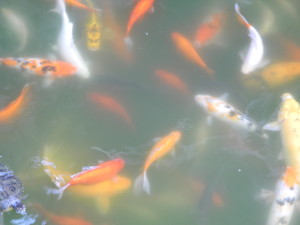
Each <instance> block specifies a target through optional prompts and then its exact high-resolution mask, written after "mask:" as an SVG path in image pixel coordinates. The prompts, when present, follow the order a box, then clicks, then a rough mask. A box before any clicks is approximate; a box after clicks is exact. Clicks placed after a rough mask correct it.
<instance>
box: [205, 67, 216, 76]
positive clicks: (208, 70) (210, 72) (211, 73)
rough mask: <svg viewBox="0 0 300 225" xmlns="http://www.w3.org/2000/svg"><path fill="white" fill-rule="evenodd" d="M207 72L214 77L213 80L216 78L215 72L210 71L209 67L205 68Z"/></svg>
mask: <svg viewBox="0 0 300 225" xmlns="http://www.w3.org/2000/svg"><path fill="white" fill-rule="evenodd" d="M204 69H205V71H206V72H207V73H208V74H209V75H210V76H211V77H212V78H215V76H214V74H215V71H214V70H212V69H210V68H209V67H204Z"/></svg>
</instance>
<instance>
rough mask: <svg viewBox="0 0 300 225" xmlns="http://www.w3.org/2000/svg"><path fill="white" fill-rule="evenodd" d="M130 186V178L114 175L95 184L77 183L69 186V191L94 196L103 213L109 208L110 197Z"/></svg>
mask: <svg viewBox="0 0 300 225" xmlns="http://www.w3.org/2000/svg"><path fill="white" fill-rule="evenodd" d="M130 186H131V180H130V179H128V178H127V177H122V176H116V177H114V178H112V179H110V180H105V181H103V182H100V183H97V184H92V185H77V186H74V187H72V188H70V191H71V192H73V193H74V194H77V195H81V196H85V197H93V198H96V203H97V206H98V207H99V209H100V211H101V213H103V214H105V213H107V212H108V211H109V209H110V205H111V197H113V196H115V195H118V194H120V193H122V192H124V191H126V190H128V189H129V187H130Z"/></svg>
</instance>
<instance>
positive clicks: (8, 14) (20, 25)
mask: <svg viewBox="0 0 300 225" xmlns="http://www.w3.org/2000/svg"><path fill="white" fill-rule="evenodd" d="M1 13H2V14H3V15H4V17H5V19H6V20H7V21H8V23H9V26H10V28H11V29H12V30H13V32H14V35H15V36H16V37H17V38H18V39H19V43H20V45H19V47H18V49H17V51H22V50H23V49H24V48H25V47H26V45H27V42H28V28H27V25H26V23H25V20H24V18H21V17H20V14H19V13H16V12H14V11H12V10H11V9H7V8H1Z"/></svg>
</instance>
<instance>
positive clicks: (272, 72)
mask: <svg viewBox="0 0 300 225" xmlns="http://www.w3.org/2000/svg"><path fill="white" fill-rule="evenodd" d="M260 76H261V78H262V79H263V81H264V83H265V84H267V85H268V86H270V87H277V86H280V85H284V84H287V83H290V82H291V81H293V80H295V79H297V78H298V77H299V76H300V63H299V62H296V61H294V62H279V63H274V64H272V65H270V66H268V67H266V68H264V69H263V70H262V72H261V73H260Z"/></svg>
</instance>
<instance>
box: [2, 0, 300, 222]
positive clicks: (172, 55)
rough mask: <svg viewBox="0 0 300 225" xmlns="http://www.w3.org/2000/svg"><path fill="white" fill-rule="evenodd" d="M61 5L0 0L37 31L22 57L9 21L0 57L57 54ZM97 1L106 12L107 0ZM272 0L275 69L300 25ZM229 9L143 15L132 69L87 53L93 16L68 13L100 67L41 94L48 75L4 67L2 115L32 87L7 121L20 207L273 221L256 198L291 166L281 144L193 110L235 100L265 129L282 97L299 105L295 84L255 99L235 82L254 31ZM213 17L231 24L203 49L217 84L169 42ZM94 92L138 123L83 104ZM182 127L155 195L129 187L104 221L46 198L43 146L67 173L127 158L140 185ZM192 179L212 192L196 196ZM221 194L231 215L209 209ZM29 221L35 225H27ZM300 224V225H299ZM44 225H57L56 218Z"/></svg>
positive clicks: (268, 42)
mask: <svg viewBox="0 0 300 225" xmlns="http://www.w3.org/2000/svg"><path fill="white" fill-rule="evenodd" d="M53 2H54V1H50V0H22V1H20V0H10V1H2V2H1V3H0V7H5V8H10V9H12V10H15V11H16V12H19V14H20V16H22V17H23V18H25V19H26V23H27V24H28V29H29V40H28V45H27V46H26V48H25V49H24V50H23V51H22V52H16V50H15V49H16V43H17V42H18V39H17V38H16V36H15V34H14V33H13V32H12V31H11V30H10V29H9V26H8V25H7V24H6V23H7V21H6V20H5V19H4V18H3V17H1V21H2V22H1V23H0V52H1V54H0V56H1V57H36V58H47V57H49V55H53V54H55V52H54V53H53V51H52V46H53V45H54V44H55V43H56V40H57V35H58V32H59V30H60V26H61V20H60V17H59V16H58V15H57V14H55V13H51V12H49V10H50V9H52V8H53V7H54V4H53ZM94 3H95V5H96V6H97V7H98V8H102V3H101V1H100V0H95V1H94ZM265 3H266V7H270V9H271V11H272V12H274V13H275V15H274V16H275V20H276V24H275V25H274V31H272V33H271V34H269V35H266V36H264V37H263V41H264V43H265V56H266V58H267V59H268V60H270V61H272V60H284V59H285V58H284V57H285V56H284V55H283V54H282V52H281V51H280V50H278V48H277V47H278V46H277V44H276V42H274V40H273V37H274V36H276V34H282V33H285V34H286V35H288V37H289V38H292V39H294V40H296V41H297V40H298V39H299V37H300V31H299V29H298V27H297V26H296V24H297V22H298V21H297V20H296V19H295V18H294V17H293V16H292V15H290V13H289V12H287V11H286V10H285V9H284V8H283V6H282V5H281V4H279V3H278V2H276V1H265ZM233 5H234V1H222V2H221V1H220V2H218V1H188V2H186V1H174V0H165V1H159V0H157V1H156V2H155V11H154V13H153V14H151V13H150V14H149V15H146V16H145V17H144V18H143V20H142V21H140V22H137V24H136V25H135V26H134V28H133V30H132V33H131V37H132V39H133V41H134V45H133V47H132V49H131V52H132V55H133V62H132V63H128V62H126V61H124V60H122V58H121V57H119V55H118V54H117V53H116V52H115V50H114V49H113V48H112V47H111V45H110V44H109V41H108V40H105V39H104V40H103V46H102V49H101V50H100V51H97V52H90V51H88V50H87V48H86V46H85V28H84V26H85V23H86V19H87V18H86V17H87V15H88V13H87V12H85V11H82V10H79V9H76V8H70V7H69V8H68V14H69V16H70V19H71V21H72V22H74V39H75V43H76V45H77V46H78V48H79V49H80V52H81V53H82V55H83V56H84V58H85V60H86V61H87V63H88V65H89V68H90V70H91V71H92V74H91V77H90V78H89V79H88V80H83V79H81V78H79V77H76V76H75V77H71V78H66V79H58V80H56V81H54V82H53V84H52V85H51V86H50V87H44V85H43V79H42V78H39V77H35V76H34V75H24V74H23V73H22V72H21V71H19V70H16V69H13V68H7V67H1V68H0V69H1V70H0V74H1V78H0V79H1V83H0V87H1V89H0V90H1V92H0V106H1V107H4V106H5V105H7V104H8V103H9V102H10V101H12V100H13V99H14V98H16V97H17V96H18V95H19V93H20V90H21V89H22V87H23V85H24V84H26V83H28V82H35V83H34V84H33V88H32V94H31V98H30V102H29V104H28V105H27V106H26V107H25V108H24V109H23V111H22V113H21V115H20V116H19V117H17V118H16V119H15V120H14V121H13V122H12V123H9V124H1V125H0V143H1V151H0V155H1V156H2V158H1V161H2V162H4V163H5V164H7V165H8V166H9V167H10V168H11V169H12V170H13V171H15V174H16V175H17V176H18V177H19V178H20V179H21V180H22V182H23V184H24V188H25V194H26V195H27V198H26V200H24V203H25V204H27V205H29V204H30V203H32V202H37V203H39V204H41V205H43V207H44V208H46V209H47V210H49V211H50V212H53V213H55V214H58V215H64V216H81V217H82V218H85V219H86V220H88V221H90V222H91V223H93V224H98V225H102V224H103V225H104V224H108V225H129V224H130V225H140V224H144V225H147V224H149V225H154V224H155V225H169V224H173V225H183V224H189V225H194V224H195V225H219V224H222V225H227V224H228V225H229V224H230V225H232V224H237V225H238V224H243V225H247V224H249V225H250V224H251V225H253V224H265V223H266V219H267V216H268V213H269V208H270V204H266V203H264V202H263V201H260V200H257V199H256V198H255V196H257V195H258V194H259V192H260V190H261V189H262V188H266V189H270V190H274V188H275V183H276V181H277V179H278V178H279V177H280V174H281V173H282V171H283V169H284V162H283V161H280V160H278V155H279V152H280V151H281V143H280V138H279V136H278V135H277V134H271V135H270V138H269V139H268V140H267V141H265V140H262V138H261V137H260V135H259V134H246V133H242V132H240V131H239V130H236V129H234V128H232V127H230V126H229V125H227V124H224V123H222V122H219V121H213V123H212V124H211V125H208V124H207V123H206V114H205V113H204V111H203V110H202V109H201V108H200V107H198V106H197V105H196V104H195V102H194V95H195V94H198V93H201V94H209V95H213V96H221V95H222V94H224V93H228V94H229V96H228V102H230V103H232V104H233V105H235V106H236V107H237V108H238V109H240V110H241V111H243V112H246V114H247V115H248V116H249V117H251V118H253V119H254V120H256V121H257V122H258V124H260V125H263V124H265V123H267V122H268V121H270V120H272V119H274V118H275V117H276V112H277V109H278V106H279V104H280V95H281V94H282V93H283V92H287V91H290V92H292V93H293V94H294V95H295V96H296V98H297V97H298V98H297V99H298V100H299V97H300V95H299V94H297V90H298V89H297V86H296V84H294V85H291V86H290V87H286V88H285V89H284V90H283V89H279V90H262V91H259V92H255V91H251V90H246V89H245V88H244V87H243V86H242V84H241V83H240V82H239V79H238V78H239V76H242V74H241V73H240V67H241V64H242V61H241V59H240V57H239V52H240V51H241V50H242V49H244V48H247V46H248V45H249V38H248V36H247V30H246V29H245V28H244V27H243V26H242V25H241V24H240V23H239V22H238V21H237V20H236V17H235V12H234V7H233ZM240 6H241V11H242V13H243V14H244V15H245V17H246V18H247V19H248V20H249V22H250V23H252V24H253V26H255V27H256V26H257V27H259V26H260V24H261V23H262V20H264V19H265V18H264V10H263V8H262V7H261V5H260V4H259V3H258V2H253V4H250V5H249V4H242V3H241V4H240ZM111 7H112V9H113V10H114V15H115V17H116V19H117V21H118V22H119V24H120V26H121V27H122V29H125V27H126V24H127V21H128V17H129V14H130V11H131V9H132V7H133V5H132V3H131V2H130V1H126V0H124V1H121V0H116V1H114V0H111ZM294 7H299V4H298V5H297V4H296V5H294ZM217 10H224V12H225V13H226V16H227V20H226V26H225V27H224V31H223V32H222V33H221V35H220V38H219V39H218V40H217V42H219V43H220V44H214V43H213V44H211V45H209V46H206V47H205V48H203V50H202V49H201V55H202V56H203V58H205V61H206V62H207V64H208V65H209V66H210V68H212V69H214V70H215V71H216V80H215V81H213V80H211V79H210V78H209V77H208V76H207V74H206V72H205V71H204V70H203V69H202V68H200V67H198V66H197V65H195V64H193V63H191V62H189V61H188V60H186V59H185V58H184V57H183V56H182V55H181V54H180V53H178V51H177V50H176V47H175V46H174V44H173V42H172V40H171V37H170V34H171V32H174V31H176V32H180V33H182V34H183V35H185V36H186V37H188V38H190V39H192V37H193V35H194V32H195V31H196V29H197V27H198V26H199V25H200V24H201V22H202V21H204V20H205V19H206V18H207V17H208V16H209V15H211V13H213V12H214V11H217ZM278 12H280V13H281V14H282V15H281V14H280V13H278ZM104 26H105V24H104ZM146 33H148V34H146ZM297 38H298V39H297ZM155 69H165V70H170V71H172V72H174V73H176V74H177V75H178V76H179V77H180V78H181V79H182V80H184V81H185V82H186V84H187V85H188V87H189V90H190V93H191V94H189V95H183V94H182V93H180V92H178V91H177V90H176V89H174V88H172V87H169V86H168V85H166V84H163V83H162V82H161V81H159V80H158V78H157V77H156V76H155V75H154V72H153V71H154V70H155ZM92 91H93V92H95V91H97V92H100V93H105V94H107V95H110V96H112V97H114V98H116V99H118V101H119V102H121V103H122V105H124V107H125V108H126V109H127V111H128V114H129V115H130V116H131V118H132V121H133V126H132V127H131V126H129V125H128V124H127V123H126V121H124V119H123V118H121V117H119V116H118V115H115V114H113V113H110V112H109V111H107V110H105V109H103V108H102V109H101V107H95V105H93V104H92V103H91V102H89V101H87V99H86V94H87V93H89V92H92ZM175 129H180V130H181V131H182V133H183V136H182V139H181V141H180V142H179V144H178V145H177V146H176V147H175V152H176V153H175V155H174V156H172V155H171V154H169V155H167V156H166V157H164V158H163V159H161V160H159V161H158V162H156V163H154V164H153V165H152V166H151V167H150V169H149V172H148V177H149V180H150V183H151V192H152V193H151V196H147V194H145V193H144V194H143V195H141V196H135V195H134V194H133V191H132V188H130V189H129V190H127V191H125V192H123V193H121V194H118V195H116V196H113V197H112V198H111V207H110V210H109V212H108V213H107V214H105V215H103V214H101V212H100V211H99V209H98V207H97V206H96V204H95V199H93V198H85V197H79V196H76V195H75V194H72V193H69V192H68V191H66V192H65V194H64V196H63V198H62V199H61V200H57V197H56V196H54V195H47V194H46V190H45V188H47V187H51V188H54V187H55V186H54V184H53V183H52V182H51V180H50V179H49V177H48V176H47V175H46V174H45V173H44V171H43V168H42V167H41V166H40V165H39V163H38V161H39V159H41V158H42V157H43V151H44V149H45V146H51V147H52V148H53V151H54V152H55V153H53V154H54V155H55V158H54V159H53V160H57V161H59V162H60V164H61V165H62V166H63V168H64V169H65V170H67V171H69V172H70V173H77V172H79V171H81V168H82V167H84V166H92V165H96V164H97V163H98V161H100V160H101V161H106V160H110V159H112V158H114V157H117V156H118V157H122V158H124V159H125V160H126V166H125V168H124V169H123V170H122V171H121V173H120V174H121V175H123V176H126V177H128V178H130V179H131V180H132V181H134V179H135V178H136V177H137V176H138V175H139V174H140V172H141V170H142V166H143V163H144V160H145V158H146V156H147V154H148V152H149V150H150V148H151V147H152V146H153V145H154V143H155V140H157V138H160V137H163V136H165V135H167V134H168V133H169V132H171V131H172V130H175ZM97 149H98V150H97ZM99 149H100V151H99ZM195 183H196V184H200V183H201V184H204V185H205V186H206V187H207V188H205V189H204V190H203V191H199V190H197V188H195V186H194V185H193V184H195ZM213 192H218V193H220V195H221V196H222V198H223V202H224V206H223V207H218V206H215V205H214V204H213V203H212V201H211V196H212V193H213ZM27 208H28V209H27V213H28V217H25V219H24V220H21V222H20V223H19V224H41V223H42V221H43V220H44V218H43V217H42V216H38V214H37V213H36V212H35V211H34V210H32V209H31V208H30V206H28V207H27ZM4 216H5V223H6V224H12V223H13V224H16V219H20V218H22V216H21V215H18V214H16V213H14V212H13V211H11V212H7V213H5V215H4ZM29 217H30V218H35V219H33V220H36V222H32V223H29V220H27V222H26V218H27V219H28V218H29ZM296 217H297V216H295V218H294V224H296V222H297V219H299V218H296ZM22 221H23V222H22ZM47 224H51V222H50V221H49V220H48V221H47Z"/></svg>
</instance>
